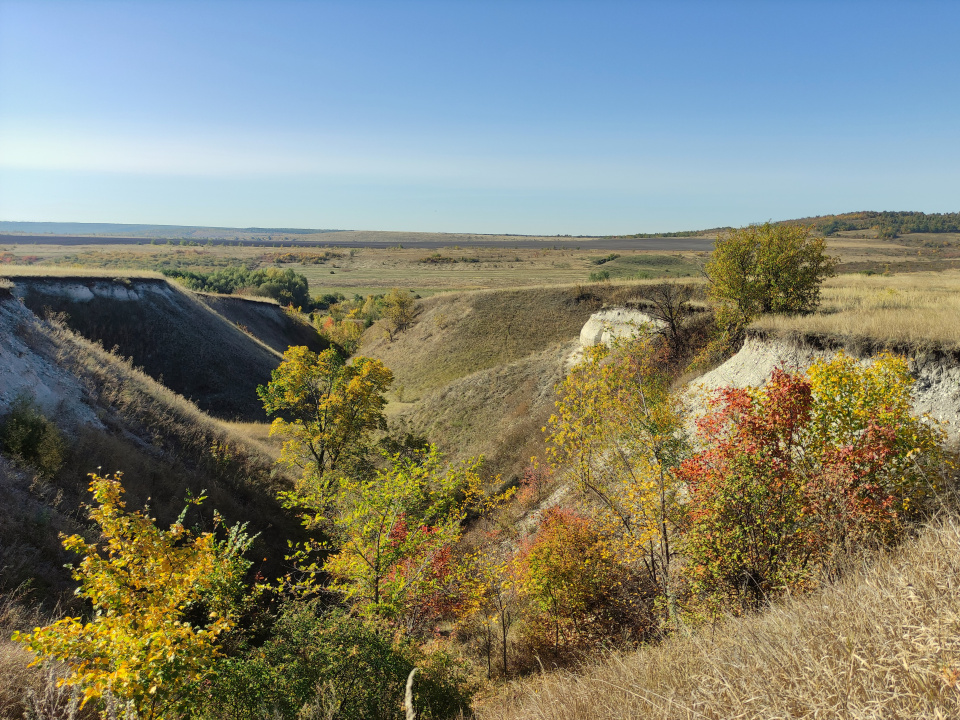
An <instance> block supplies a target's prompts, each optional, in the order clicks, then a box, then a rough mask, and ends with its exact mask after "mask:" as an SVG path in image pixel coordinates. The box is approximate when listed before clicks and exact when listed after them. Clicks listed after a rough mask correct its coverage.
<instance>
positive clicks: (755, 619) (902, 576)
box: [476, 517, 960, 720]
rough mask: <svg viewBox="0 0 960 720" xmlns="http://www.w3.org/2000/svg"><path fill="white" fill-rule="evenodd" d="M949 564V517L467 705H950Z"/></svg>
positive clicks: (832, 713) (489, 719) (601, 713)
mask: <svg viewBox="0 0 960 720" xmlns="http://www.w3.org/2000/svg"><path fill="white" fill-rule="evenodd" d="M958 578H960V527H958V520H957V518H956V517H951V518H948V519H944V520H941V521H939V522H937V523H936V524H934V525H932V526H931V527H929V528H927V529H925V530H924V532H923V533H922V534H921V536H920V537H919V538H918V539H917V540H915V541H911V542H909V543H908V544H907V545H905V546H904V547H903V548H902V549H900V550H899V551H897V552H893V553H890V554H889V555H886V556H884V557H882V558H880V559H879V560H878V561H876V562H875V563H874V564H872V565H870V566H865V567H862V568H860V569H859V570H855V571H853V572H851V574H850V575H848V577H846V578H845V579H844V580H843V581H841V582H840V583H838V584H836V585H834V586H830V587H827V588H825V589H824V590H822V591H820V592H819V593H817V594H814V595H811V596H807V597H802V598H795V599H790V600H787V601H786V602H783V603H782V604H780V605H777V606H776V607H773V608H771V609H769V610H768V611H766V612H764V613H763V614H761V615H757V616H752V617H747V618H741V619H728V620H726V621H724V622H722V623H721V624H719V625H717V626H715V627H705V628H702V629H700V630H698V631H697V632H695V633H694V634H692V635H690V636H688V637H686V638H676V639H673V640H669V641H667V642H665V643H664V644H662V645H660V646H658V647H651V648H648V649H644V650H641V651H639V652H635V653H632V654H626V655H616V656H612V657H609V658H607V659H606V660H604V661H603V662H601V663H599V664H596V665H593V666H590V667H587V668H585V669H583V670H581V671H579V672H576V673H574V672H557V673H550V674H547V675H544V676H542V677H539V678H535V679H531V680H524V681H518V682H515V683H513V684H511V685H509V686H507V687H506V688H504V689H502V691H501V692H500V693H499V694H498V695H497V696H496V697H493V698H489V699H487V700H486V701H485V702H482V703H481V704H480V706H479V707H478V708H477V711H476V718H477V720H520V719H521V718H523V719H524V720H587V719H593V718H609V719H610V720H626V719H627V718H631V719H632V718H637V719H639V718H662V719H663V720H667V719H670V720H673V719H677V720H680V719H681V718H682V719H683V720H696V719H700V720H702V719H704V718H708V719H710V720H719V719H720V718H744V719H747V718H756V719H757V720H760V719H763V720H770V719H772V718H850V719H857V720H861V719H863V720H866V719H868V718H877V719H879V718H903V719H908V718H917V719H918V720H919V719H920V718H925V719H942V720H946V718H956V717H960V582H958Z"/></svg>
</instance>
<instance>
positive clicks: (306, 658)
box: [200, 601, 470, 720]
mask: <svg viewBox="0 0 960 720" xmlns="http://www.w3.org/2000/svg"><path fill="white" fill-rule="evenodd" d="M415 666H416V667H417V668H419V671H418V673H417V675H416V679H415V682H414V705H415V707H416V709H417V711H418V717H420V718H423V719H424V720H427V719H428V718H446V717H455V716H457V715H458V714H459V713H460V712H462V711H465V710H466V709H467V708H468V707H469V702H470V689H469V687H468V685H467V684H466V681H465V679H464V677H463V675H462V673H461V672H460V669H459V667H458V666H457V665H456V664H455V663H454V662H452V661H451V660H450V659H449V657H447V656H446V655H445V654H443V653H439V652H435V653H424V652H422V651H421V650H419V649H418V648H417V647H416V646H415V645H414V644H413V643H410V642H406V641H403V640H395V639H393V636H392V635H391V634H390V633H387V632H385V631H383V630H382V629H378V628H377V627H376V626H373V625H369V624H366V623H364V622H363V621H361V620H359V619H357V618H355V617H351V616H350V615H348V614H346V613H344V612H342V611H340V610H324V609H323V608H322V607H321V606H320V605H319V604H318V603H317V602H316V601H314V602H309V603H304V602H295V603H290V604H287V605H286V606H284V607H283V608H282V610H281V612H280V614H279V617H278V620H277V622H276V624H275V626H274V628H273V632H272V635H271V637H270V638H269V639H268V640H267V641H266V642H265V643H264V644H263V645H261V646H260V647H255V648H251V649H249V650H248V651H247V652H246V654H245V655H243V656H242V657H237V658H230V659H225V660H222V661H221V662H220V664H219V666H218V676H217V679H216V680H215V681H214V682H213V683H212V685H211V686H210V687H209V688H208V692H207V697H208V698H209V700H208V702H207V704H206V707H205V708H203V710H202V712H201V713H200V714H201V716H202V717H205V718H210V719H211V720H212V719H213V718H216V719H217V720H220V719H222V720H247V719H249V720H260V718H263V717H280V718H289V719H290V720H296V719H297V718H300V717H314V716H319V717H336V718H338V720H399V719H400V718H403V717H404V711H403V697H404V688H405V683H406V680H407V676H408V675H409V673H410V671H411V670H412V669H413V668H414V667H415ZM311 710H312V711H314V712H316V711H317V710H319V711H321V712H325V713H326V714H318V715H310V714H309V713H310V711H311Z"/></svg>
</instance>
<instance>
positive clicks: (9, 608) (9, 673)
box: [0, 590, 43, 720]
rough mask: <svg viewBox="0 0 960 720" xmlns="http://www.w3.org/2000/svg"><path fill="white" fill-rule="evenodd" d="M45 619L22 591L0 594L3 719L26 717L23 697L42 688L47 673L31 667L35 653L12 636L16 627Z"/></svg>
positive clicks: (26, 628)
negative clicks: (30, 605)
mask: <svg viewBox="0 0 960 720" xmlns="http://www.w3.org/2000/svg"><path fill="white" fill-rule="evenodd" d="M42 621H43V619H42V617H41V615H40V613H39V612H38V611H37V609H36V608H30V607H28V606H27V605H26V603H25V602H24V597H23V593H22V592H21V591H16V590H15V591H11V592H7V593H5V594H2V595H0V719H2V720H7V718H10V720H13V718H17V719H19V718H22V717H23V711H24V704H23V699H24V695H25V694H26V693H27V691H28V690H33V691H34V692H40V691H41V689H42V688H43V674H42V672H41V671H40V670H38V669H37V668H31V667H28V665H29V664H30V662H31V661H32V660H33V653H31V652H29V651H28V650H25V649H24V648H23V647H22V646H21V645H20V644H19V643H15V642H13V641H12V640H11V639H10V636H11V635H12V634H13V633H14V632H16V631H29V630H32V629H33V628H34V627H36V626H37V625H39V624H40V623H41V622H42Z"/></svg>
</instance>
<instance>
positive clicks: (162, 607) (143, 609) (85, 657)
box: [14, 473, 249, 718]
mask: <svg viewBox="0 0 960 720" xmlns="http://www.w3.org/2000/svg"><path fill="white" fill-rule="evenodd" d="M91 477H92V481H91V483H90V490H91V491H92V492H93V495H94V498H95V500H96V502H97V503H98V506H97V507H93V508H91V510H90V512H89V515H90V519H91V520H93V521H94V522H96V523H97V525H99V527H100V532H101V541H100V542H95V543H88V542H86V541H85V540H84V539H83V538H82V537H80V536H79V535H71V536H70V537H65V538H64V539H63V545H64V547H65V548H67V549H68V550H72V551H74V552H77V553H79V554H80V555H81V556H82V557H83V559H82V560H81V562H80V564H79V565H78V566H76V567H75V568H74V571H73V576H74V579H76V580H77V581H78V582H80V584H81V585H80V588H79V589H78V591H77V594H78V595H80V596H81V597H84V598H86V599H88V600H89V601H90V602H91V604H92V605H93V609H94V614H93V616H92V617H91V618H89V619H86V620H85V619H83V618H80V617H68V618H64V619H63V620H60V621H58V622H56V623H53V624H52V625H48V626H47V627H43V628H36V629H35V630H34V631H33V633H30V634H17V635H15V636H14V639H15V640H17V641H19V642H21V643H24V644H25V645H27V646H28V647H29V648H30V649H31V650H32V651H33V652H35V653H36V654H37V660H36V661H35V662H36V663H40V662H46V661H60V662H63V663H65V664H66V665H67V667H68V668H69V671H70V673H69V675H68V676H67V677H66V679H65V680H64V681H63V682H64V684H66V685H75V686H79V687H80V688H82V690H83V700H84V703H86V702H87V701H89V700H92V699H99V698H103V697H104V695H105V694H107V693H112V694H113V695H114V696H115V697H118V698H120V699H121V700H125V701H130V702H131V703H132V704H133V707H134V709H135V710H136V712H137V713H138V716H139V717H141V718H162V717H168V716H171V713H175V711H176V709H177V707H178V705H179V704H180V703H182V702H183V701H185V700H186V699H187V698H188V696H189V695H190V694H191V693H192V692H194V691H195V690H196V688H197V685H198V684H199V683H200V682H201V681H203V680H204V679H205V678H206V677H208V676H209V673H210V668H211V664H212V662H213V660H214V659H215V658H216V657H217V655H218V650H217V639H218V637H219V636H220V635H221V634H222V633H224V632H226V631H228V630H230V629H231V628H232V627H233V625H234V617H233V603H232V599H233V597H234V596H235V594H236V593H237V592H238V590H239V589H240V587H241V583H242V578H243V574H244V572H245V571H246V567H247V563H246V562H245V561H243V560H242V558H241V554H242V552H243V551H244V550H245V549H246V547H247V546H248V545H249V539H247V537H246V536H245V534H244V533H243V529H242V528H237V527H235V528H233V529H232V530H231V531H230V533H229V539H228V540H227V541H225V542H218V541H217V540H216V537H215V536H214V534H213V533H210V532H207V533H202V534H200V535H194V534H193V533H191V532H190V531H188V530H187V529H186V528H185V527H184V526H183V517H182V516H181V518H180V519H178V521H177V522H175V523H174V524H173V525H171V526H170V528H169V529H168V530H161V529H159V528H157V526H156V525H155V524H154V520H153V519H152V518H150V517H149V516H147V515H146V514H145V513H143V512H128V511H127V510H126V509H125V506H126V504H125V503H124V501H123V499H122V497H123V487H122V486H121V484H120V479H121V475H120V473H117V474H116V475H114V476H113V477H99V476H97V475H96V474H93V475H91ZM200 500H202V498H201V499H199V500H195V501H194V502H195V503H197V502H199V501H200ZM188 614H189V615H190V616H191V618H196V619H193V620H190V621H188V620H187V615H188Z"/></svg>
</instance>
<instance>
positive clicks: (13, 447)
mask: <svg viewBox="0 0 960 720" xmlns="http://www.w3.org/2000/svg"><path fill="white" fill-rule="evenodd" d="M0 449H2V450H3V452H4V453H6V454H7V455H10V456H11V457H13V458H14V460H16V461H17V462H21V463H25V464H27V465H30V466H32V467H33V468H34V469H36V471H37V472H38V473H39V474H41V475H44V476H46V477H50V476H52V475H54V474H55V473H56V472H57V470H59V469H60V468H61V466H62V465H63V455H64V452H65V450H66V442H65V441H64V439H63V434H62V433H61V432H60V429H59V428H58V427H57V426H56V425H55V424H54V423H53V421H52V420H49V419H48V418H47V417H46V416H45V415H44V414H43V413H42V412H40V409H39V408H38V407H37V406H36V404H35V403H34V402H33V400H32V399H31V398H29V397H26V396H21V397H18V398H17V399H16V400H14V401H13V403H11V405H10V411H9V412H8V413H7V415H6V417H5V418H4V419H3V423H2V424H0Z"/></svg>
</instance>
